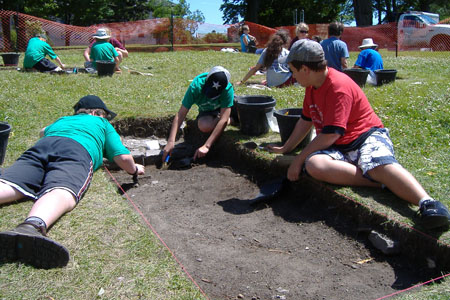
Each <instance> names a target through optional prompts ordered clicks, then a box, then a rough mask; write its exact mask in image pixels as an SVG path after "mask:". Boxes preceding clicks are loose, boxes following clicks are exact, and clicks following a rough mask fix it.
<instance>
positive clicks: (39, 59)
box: [23, 33, 65, 72]
mask: <svg viewBox="0 0 450 300" xmlns="http://www.w3.org/2000/svg"><path fill="white" fill-rule="evenodd" d="M46 55H48V56H49V57H50V58H51V59H54V60H56V62H57V63H58V64H59V65H60V67H58V66H57V65H55V64H54V63H52V62H51V61H50V60H48V59H47V58H45V56H46ZM23 67H24V69H36V70H38V71H39V72H50V71H61V70H62V69H64V68H65V65H64V64H63V63H62V62H61V59H60V58H59V57H58V55H56V54H55V52H54V51H53V49H52V47H51V46H50V45H49V44H48V43H47V36H46V35H45V34H43V33H40V34H37V35H36V36H35V37H33V38H31V39H30V40H29V41H28V46H27V49H26V51H25V58H24V60H23Z"/></svg>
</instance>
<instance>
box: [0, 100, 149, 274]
mask: <svg viewBox="0 0 450 300" xmlns="http://www.w3.org/2000/svg"><path fill="white" fill-rule="evenodd" d="M74 110H75V115H73V116H65V117H62V118H59V119H58V120H56V122H54V123H53V124H51V125H49V126H47V127H45V128H43V129H42V130H41V133H40V135H41V137H42V138H41V139H40V140H39V141H37V143H36V144H35V145H34V146H33V147H31V148H30V149H28V150H27V151H25V152H24V153H23V154H22V156H20V157H19V159H18V160H17V161H16V162H15V163H14V164H13V165H12V166H11V167H9V168H8V169H6V170H5V171H4V173H3V174H1V176H0V205H1V204H5V203H11V202H14V201H17V200H19V199H22V198H30V199H32V200H33V201H34V204H33V206H32V208H31V211H30V212H29V213H28V217H27V218H26V219H25V221H24V222H23V223H21V224H19V225H18V226H17V227H16V228H15V229H13V230H10V231H3V232H0V261H3V262H13V261H22V262H25V263H27V264H30V265H32V266H34V267H37V268H45V269H48V268H55V267H63V266H65V265H66V264H67V263H68V261H69V252H68V251H67V249H66V248H65V247H64V246H62V245H60V244H59V243H57V242H56V241H53V240H51V239H50V238H48V237H47V229H48V228H49V227H50V226H51V225H52V224H53V223H54V222H55V221H56V220H58V219H59V218H60V217H61V216H62V215H64V214H65V213H66V212H69V211H71V210H72V209H73V208H74V207H75V206H76V205H77V204H78V202H79V201H80V199H81V198H82V197H83V195H84V194H85V193H86V191H87V189H88V187H89V185H90V183H91V180H92V175H93V172H94V171H95V170H97V169H98V168H99V167H100V166H101V165H102V163H103V155H105V157H107V158H108V159H109V160H113V161H114V162H115V163H116V164H117V165H118V166H119V167H120V168H122V169H123V170H125V171H126V172H128V173H129V174H133V175H143V174H144V173H145V168H144V166H143V165H139V164H135V163H134V160H133V157H132V156H131V155H130V151H129V150H128V149H127V148H125V146H124V145H123V144H122V142H121V140H120V136H119V135H118V134H117V132H116V130H115V129H114V128H113V127H112V125H111V124H110V123H109V120H111V119H112V118H114V117H115V116H116V114H115V113H113V112H112V111H110V110H109V109H108V108H107V107H106V105H105V104H104V103H103V101H102V100H101V99H100V98H99V97H97V96H94V95H88V96H85V97H83V98H81V99H80V100H79V101H78V102H77V103H76V104H75V106H74Z"/></svg>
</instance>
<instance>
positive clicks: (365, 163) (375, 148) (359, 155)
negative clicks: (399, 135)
mask: <svg viewBox="0 0 450 300" xmlns="http://www.w3.org/2000/svg"><path fill="white" fill-rule="evenodd" d="M317 154H326V155H328V156H330V157H331V158H333V159H335V160H341V161H346V162H348V163H351V164H353V165H355V166H358V167H359V168H360V169H361V170H362V172H363V175H364V177H366V178H369V179H371V178H370V176H369V175H368V174H366V173H367V171H370V170H372V169H374V168H376V167H378V166H381V165H388V164H398V161H397V160H396V159H395V156H394V147H393V145H392V141H391V139H390V137H389V130H388V129H387V128H378V129H376V130H375V131H374V132H373V133H372V134H371V135H369V137H367V139H366V140H365V141H364V142H363V143H362V144H361V146H360V147H359V148H358V149H356V150H353V151H349V152H342V151H340V150H338V149H336V148H335V147H330V148H328V149H325V150H319V151H316V152H314V153H312V154H311V155H310V156H309V157H311V156H313V155H317ZM309 157H308V158H309Z"/></svg>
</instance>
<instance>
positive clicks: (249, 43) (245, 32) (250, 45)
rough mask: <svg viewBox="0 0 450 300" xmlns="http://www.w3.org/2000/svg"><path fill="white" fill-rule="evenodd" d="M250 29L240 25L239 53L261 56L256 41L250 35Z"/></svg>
mask: <svg viewBox="0 0 450 300" xmlns="http://www.w3.org/2000/svg"><path fill="white" fill-rule="evenodd" d="M249 32H250V27H248V25H242V26H241V27H240V28H239V36H240V41H241V52H245V53H256V54H261V52H262V49H258V48H257V47H256V44H257V40H256V38H255V37H254V36H253V35H250V33H249Z"/></svg>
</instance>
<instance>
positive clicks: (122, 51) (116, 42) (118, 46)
mask: <svg viewBox="0 0 450 300" xmlns="http://www.w3.org/2000/svg"><path fill="white" fill-rule="evenodd" d="M103 29H104V30H105V31H106V34H107V35H109V36H111V34H110V32H111V31H110V30H109V29H108V28H103ZM95 42H96V41H95V40H94V41H92V43H91V44H90V45H89V47H87V48H86V49H85V50H84V53H83V56H84V59H85V60H86V62H90V54H91V49H92V46H93V45H94V44H95ZM109 43H110V44H111V45H113V47H114V49H116V51H117V53H118V54H119V64H121V63H122V61H123V59H124V58H127V57H128V50H127V49H126V48H125V46H124V45H122V43H121V42H120V41H119V40H118V39H116V38H114V37H112V36H111V37H110V38H109Z"/></svg>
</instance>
